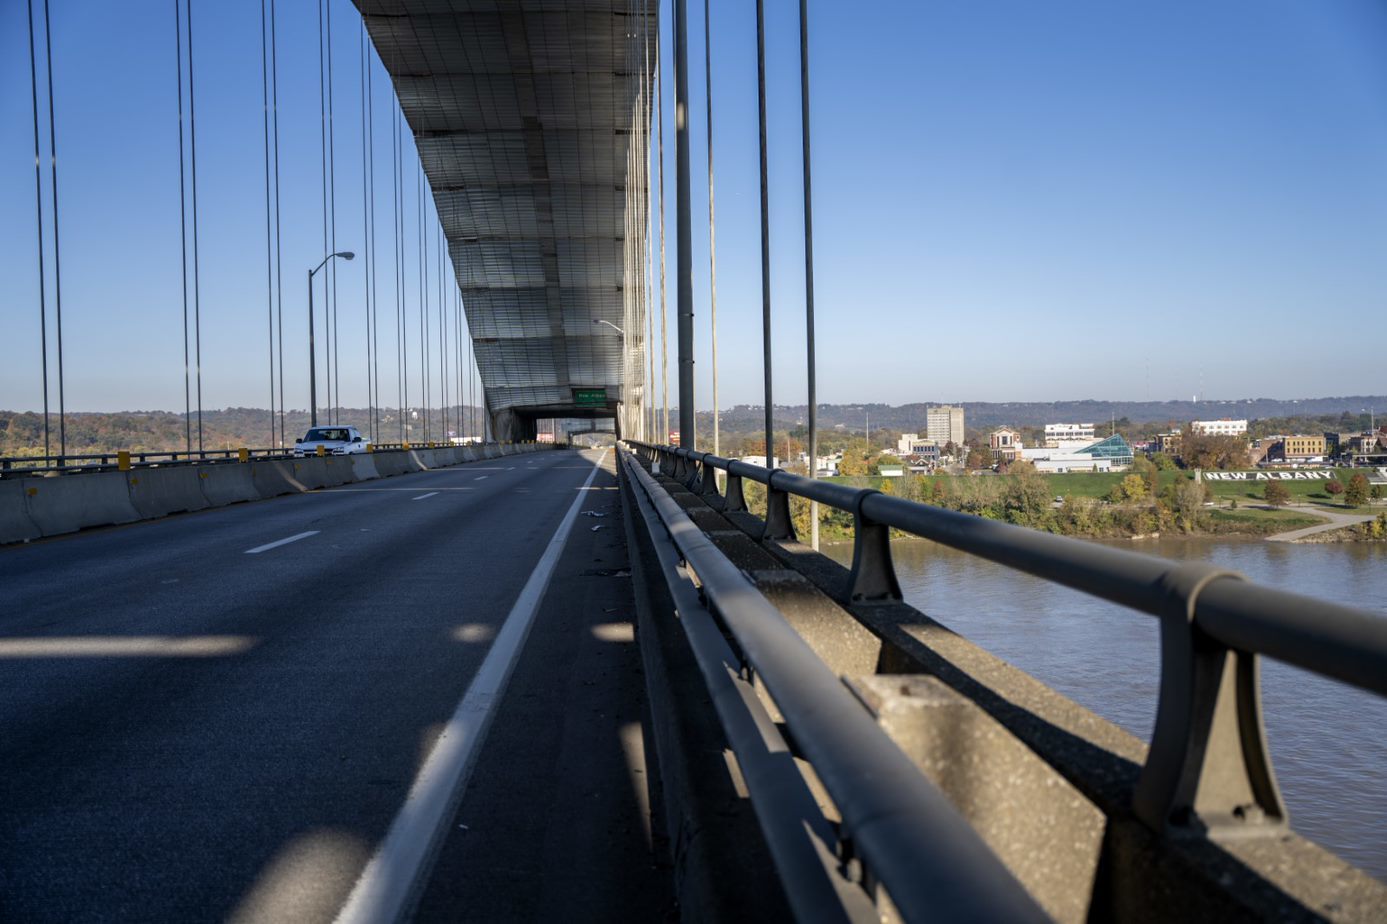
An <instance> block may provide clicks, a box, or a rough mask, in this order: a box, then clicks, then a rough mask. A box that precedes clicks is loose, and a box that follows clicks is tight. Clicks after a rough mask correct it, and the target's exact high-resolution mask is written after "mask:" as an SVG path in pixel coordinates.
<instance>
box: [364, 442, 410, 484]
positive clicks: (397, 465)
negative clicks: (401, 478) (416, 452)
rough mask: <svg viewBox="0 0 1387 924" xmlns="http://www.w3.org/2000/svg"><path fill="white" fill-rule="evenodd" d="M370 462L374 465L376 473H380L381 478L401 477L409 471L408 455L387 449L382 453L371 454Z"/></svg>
mask: <svg viewBox="0 0 1387 924" xmlns="http://www.w3.org/2000/svg"><path fill="white" fill-rule="evenodd" d="M371 460H372V461H373V462H375V464H376V471H378V472H380V475H381V477H382V478H390V477H392V476H395V475H403V474H404V473H405V472H408V471H411V469H410V466H409V453H406V452H400V451H398V450H394V449H388V450H385V451H384V452H376V453H372V454H371Z"/></svg>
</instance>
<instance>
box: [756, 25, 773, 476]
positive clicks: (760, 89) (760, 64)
mask: <svg viewBox="0 0 1387 924" xmlns="http://www.w3.org/2000/svg"><path fill="white" fill-rule="evenodd" d="M756 104H757V115H758V117H759V119H760V139H761V144H760V148H761V351H762V352H761V363H762V371H763V372H764V374H765V380H766V382H765V391H766V395H765V401H766V465H767V467H772V468H773V467H774V466H773V465H772V464H771V460H772V458H773V457H774V456H775V433H774V430H773V420H772V415H773V412H774V406H773V405H772V404H771V225H770V201H771V200H770V187H769V185H768V181H767V177H766V2H765V0H756Z"/></svg>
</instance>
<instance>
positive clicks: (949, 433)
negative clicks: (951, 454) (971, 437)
mask: <svg viewBox="0 0 1387 924" xmlns="http://www.w3.org/2000/svg"><path fill="white" fill-rule="evenodd" d="M925 437H926V438H927V439H932V440H934V441H935V442H936V443H938V444H939V445H940V446H943V445H944V444H945V443H953V444H954V445H955V446H962V445H963V408H961V407H958V406H956V405H952V404H941V405H939V406H938V407H929V408H925Z"/></svg>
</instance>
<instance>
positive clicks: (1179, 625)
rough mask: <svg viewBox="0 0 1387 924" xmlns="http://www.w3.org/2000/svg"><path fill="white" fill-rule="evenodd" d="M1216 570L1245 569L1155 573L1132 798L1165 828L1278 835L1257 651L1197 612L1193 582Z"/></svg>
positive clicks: (1154, 824) (1191, 567)
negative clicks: (1140, 751) (1155, 637)
mask: <svg viewBox="0 0 1387 924" xmlns="http://www.w3.org/2000/svg"><path fill="white" fill-rule="evenodd" d="M1223 579H1232V580H1242V576H1241V575H1239V574H1235V573H1233V572H1229V571H1222V570H1220V569H1218V568H1214V567H1212V566H1209V565H1202V564H1185V565H1180V566H1179V567H1177V568H1173V569H1171V570H1170V571H1169V572H1167V573H1166V575H1165V576H1164V577H1163V578H1162V581H1161V584H1162V589H1163V590H1164V591H1165V594H1166V597H1167V599H1168V601H1169V604H1168V609H1167V612H1166V613H1164V614H1163V615H1162V616H1161V693H1160V700H1159V703H1158V705H1157V708H1156V729H1155V732H1154V733H1153V734H1152V736H1151V748H1150V750H1149V751H1148V752H1147V757H1146V765H1145V766H1144V767H1142V771H1141V778H1140V779H1139V780H1138V781H1137V787H1136V791H1135V793H1134V794H1133V799H1132V802H1133V805H1132V808H1133V811H1134V812H1135V813H1136V815H1137V817H1138V818H1140V819H1141V820H1142V821H1143V822H1145V823H1146V825H1147V826H1149V827H1151V828H1153V829H1154V830H1156V831H1162V832H1166V833H1171V834H1192V835H1196V836H1204V835H1208V836H1217V835H1220V834H1234V833H1236V834H1268V835H1279V834H1280V833H1282V832H1283V831H1284V829H1285V827H1286V822H1287V816H1286V806H1285V803H1284V802H1283V801H1282V799H1281V792H1280V789H1279V788H1278V787H1277V784H1276V773H1275V771H1274V770H1273V769H1272V765H1271V756H1270V752H1269V751H1268V750H1267V736H1266V728H1265V726H1264V725H1263V724H1262V693H1261V683H1260V669H1259V666H1258V660H1257V655H1256V654H1254V653H1252V652H1247V651H1239V650H1237V649H1233V648H1229V647H1227V646H1226V645H1224V644H1223V643H1222V642H1219V641H1218V640H1216V639H1214V638H1213V637H1212V636H1210V635H1209V634H1208V633H1206V632H1204V631H1203V630H1201V629H1200V627H1199V625H1198V623H1197V621H1196V601H1197V599H1198V596H1199V593H1200V591H1202V590H1203V589H1204V588H1205V587H1207V586H1208V585H1209V584H1210V583H1212V582H1213V581H1216V580H1223Z"/></svg>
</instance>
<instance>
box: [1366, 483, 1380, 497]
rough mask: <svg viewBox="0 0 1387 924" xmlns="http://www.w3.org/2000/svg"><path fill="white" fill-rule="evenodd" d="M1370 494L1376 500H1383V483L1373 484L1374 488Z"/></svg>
mask: <svg viewBox="0 0 1387 924" xmlns="http://www.w3.org/2000/svg"><path fill="white" fill-rule="evenodd" d="M1368 496H1369V497H1371V498H1372V499H1373V500H1375V501H1377V500H1382V485H1380V484H1375V485H1373V489H1372V490H1371V491H1369V492H1368Z"/></svg>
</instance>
